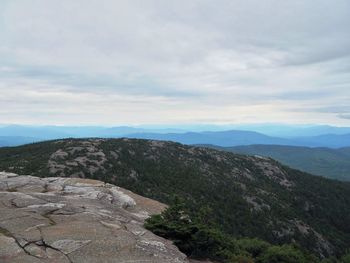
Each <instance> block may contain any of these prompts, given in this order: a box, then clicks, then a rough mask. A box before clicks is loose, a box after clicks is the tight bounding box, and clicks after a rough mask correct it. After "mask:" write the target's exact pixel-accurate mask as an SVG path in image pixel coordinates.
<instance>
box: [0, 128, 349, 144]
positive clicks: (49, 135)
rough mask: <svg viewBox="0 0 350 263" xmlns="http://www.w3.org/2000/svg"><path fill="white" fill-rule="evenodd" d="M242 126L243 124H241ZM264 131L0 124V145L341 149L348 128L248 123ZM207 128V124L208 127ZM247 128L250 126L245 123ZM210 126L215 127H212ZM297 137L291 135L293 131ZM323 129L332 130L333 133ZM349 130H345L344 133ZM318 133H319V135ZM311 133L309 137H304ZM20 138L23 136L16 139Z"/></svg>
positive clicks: (347, 136) (347, 142) (345, 141)
mask: <svg viewBox="0 0 350 263" xmlns="http://www.w3.org/2000/svg"><path fill="white" fill-rule="evenodd" d="M242 127H243V126H242ZM263 127H265V128H266V133H261V132H256V131H252V130H238V129H237V130H227V131H196V132H193V131H186V130H181V129H180V128H176V127H175V128H151V127H148V128H143V127H128V126H120V127H100V126H83V127H69V126H21V125H10V126H2V127H0V146H9V145H11V146H13V145H21V144H25V143H29V142H33V141H43V140H51V139H62V138H86V137H100V138H120V137H128V138H139V139H154V140H166V141H174V142H180V143H184V144H214V145H217V146H222V147H231V146H238V145H253V144H268V145H290V146H306V147H329V148H340V147H347V146H350V128H347V127H332V126H311V127H299V126H297V127H294V128H293V126H291V127H289V126H280V133H281V135H280V136H271V135H269V134H272V133H275V134H277V131H278V126H271V125H270V126H268V125H266V126H257V127H255V126H251V128H252V129H256V130H260V129H261V130H263ZM208 128H210V127H208ZM246 128H249V127H248V126H246ZM211 129H214V128H213V127H211ZM293 131H294V133H295V134H298V136H292V133H293ZM322 131H324V132H330V131H332V132H334V133H332V134H330V133H325V134H322ZM345 132H348V133H345ZM320 133H321V134H320ZM309 134H313V135H312V136H306V135H309ZM20 137H22V139H19V138H20Z"/></svg>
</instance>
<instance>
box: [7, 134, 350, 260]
mask: <svg viewBox="0 0 350 263" xmlns="http://www.w3.org/2000/svg"><path fill="white" fill-rule="evenodd" d="M2 170H4V171H8V172H14V173H19V174H26V175H33V176H39V177H75V178H76V177H79V178H91V179H98V180H102V181H104V182H108V183H114V184H116V183H117V184H118V186H120V187H124V188H126V189H128V190H131V191H133V192H135V193H138V194H140V195H143V196H146V197H149V198H152V199H156V200H158V201H161V202H164V203H166V204H169V203H170V202H171V200H173V196H174V195H177V196H179V197H180V198H183V200H184V201H185V202H186V204H187V205H188V207H189V208H190V209H191V210H193V211H197V212H199V210H200V208H201V207H203V206H205V207H207V208H208V211H213V212H212V213H211V217H212V220H213V222H214V223H215V224H218V225H219V226H220V228H222V229H223V230H224V231H225V233H227V234H229V235H231V236H233V237H257V238H260V239H263V240H266V241H269V242H272V243H275V244H276V243H277V244H288V243H291V242H292V243H295V244H297V245H298V246H300V247H302V248H303V249H305V250H308V251H310V252H313V253H315V254H316V255H318V256H319V257H325V256H331V255H339V254H342V253H344V252H345V251H347V249H348V248H349V247H350V225H349V222H350V206H349V204H350V183H345V182H339V181H335V180H330V179H326V178H322V177H319V176H312V175H309V174H307V173H303V172H300V171H297V170H294V169H291V168H289V167H287V166H284V165H281V164H280V163H278V162H276V161H274V160H272V159H268V158H263V157H252V156H246V155H238V154H233V153H231V152H225V151H218V150H214V149H209V148H204V147H194V146H187V145H183V144H178V143H172V142H164V141H149V140H137V139H126V138H124V139H97V138H95V139H66V140H56V141H48V142H41V143H35V144H30V145H25V146H20V147H9V148H0V171H2ZM24 185H25V183H24ZM25 186H26V185H25ZM85 188H89V187H85ZM90 188H91V187H90ZM11 189H12V188H11ZM15 190H16V189H12V191H15ZM70 191H75V190H72V189H70ZM86 191H92V190H89V189H87V190H84V193H88V192H86ZM92 193H94V192H92ZM99 198H104V197H99ZM50 200H51V199H50ZM69 211H70V210H69ZM70 212H71V211H70ZM120 231H121V230H120ZM214 244H215V243H214ZM264 262H267V261H264ZM269 262H272V261H269ZM275 262H282V261H281V260H276V261H275ZM283 262H287V261H283ZM288 262H289V261H288ZM291 262H299V261H295V260H293V261H291Z"/></svg>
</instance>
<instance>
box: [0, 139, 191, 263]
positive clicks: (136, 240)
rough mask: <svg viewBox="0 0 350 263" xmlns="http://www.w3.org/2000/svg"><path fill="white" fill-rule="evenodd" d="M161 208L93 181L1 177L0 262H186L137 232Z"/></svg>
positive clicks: (60, 155)
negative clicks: (146, 219)
mask: <svg viewBox="0 0 350 263" xmlns="http://www.w3.org/2000/svg"><path fill="white" fill-rule="evenodd" d="M91 147H92V148H91V152H92V153H93V155H96V156H97V157H100V158H103V157H104V156H103V154H101V153H100V152H96V151H95V150H94V149H93V145H92V146H91ZM64 156H65V154H63V153H62V152H58V153H57V156H56V158H58V159H64ZM43 189H44V190H45V191H43ZM165 207H166V206H165V205H164V204H161V203H159V202H157V201H154V200H151V199H148V198H144V197H142V196H139V195H136V194H134V193H132V192H130V191H128V190H125V189H123V188H120V187H116V186H114V185H110V184H105V183H103V182H100V181H96V180H89V179H80V178H58V177H56V178H36V177H32V176H18V175H15V174H8V173H4V172H1V173H0V262H1V263H13V262H14V263H16V262H28V263H37V262H47V263H51V262H55V263H76V262H84V263H90V262H91V263H92V262H104V263H108V262H111V263H112V262H113V263H115V262H119V263H121V262H153V263H187V262H188V259H187V258H186V256H185V255H184V254H182V253H181V252H180V251H179V250H178V249H177V248H176V247H175V246H174V245H173V244H172V242H170V241H168V240H165V239H163V238H160V237H158V236H156V235H154V234H153V233H151V232H150V231H148V230H146V229H145V228H144V227H143V222H144V220H145V218H147V217H148V216H149V215H151V214H155V213H160V212H161V211H162V210H163V209H164V208H165Z"/></svg>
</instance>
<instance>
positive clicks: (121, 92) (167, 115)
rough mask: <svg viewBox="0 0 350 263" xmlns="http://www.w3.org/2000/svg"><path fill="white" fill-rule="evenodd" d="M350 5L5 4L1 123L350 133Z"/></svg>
mask: <svg viewBox="0 0 350 263" xmlns="http://www.w3.org/2000/svg"><path fill="white" fill-rule="evenodd" d="M349 25H350V1H349V0H332V1H330V0H283V1H281V0H227V1H226V0H215V1H214V0H211V1H209V0H208V1H207V0H198V1H197V0H176V1H170V0H169V1H166V0H154V1H152V0H140V1H133V0H127V1H118V0H94V1H90V0H74V1H73V0H50V1H47V0H1V1H0V105H1V106H0V123H22V124H67V125H68V124H69V125H72V124H80V125H83V124H104V125H118V124H150V123H153V124H157V123H158V124H162V123H258V122H278V123H319V124H320V123H328V124H336V125H346V126H350V27H349Z"/></svg>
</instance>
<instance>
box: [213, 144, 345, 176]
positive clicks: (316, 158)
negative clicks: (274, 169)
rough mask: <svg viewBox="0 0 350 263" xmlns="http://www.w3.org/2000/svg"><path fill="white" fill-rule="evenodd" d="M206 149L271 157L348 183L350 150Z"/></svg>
mask: <svg viewBox="0 0 350 263" xmlns="http://www.w3.org/2000/svg"><path fill="white" fill-rule="evenodd" d="M207 147H210V148H214V149H218V150H224V151H229V152H233V153H239V154H249V155H261V156H266V157H271V158H273V159H275V160H278V161H280V162H282V163H283V164H286V165H288V166H291V167H293V168H295V169H298V170H302V171H305V172H308V173H311V174H316V175H322V176H325V177H328V178H332V179H337V180H343V181H350V148H349V147H347V148H339V149H330V148H309V147H297V146H286V145H247V146H235V147H219V146H216V145H207Z"/></svg>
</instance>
